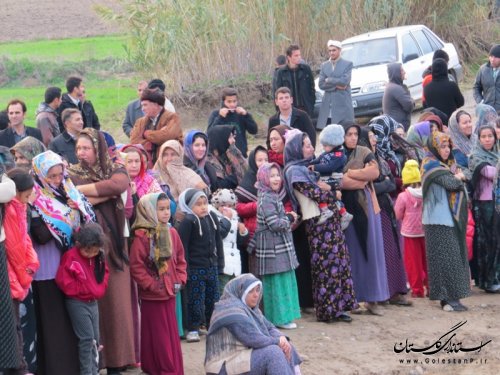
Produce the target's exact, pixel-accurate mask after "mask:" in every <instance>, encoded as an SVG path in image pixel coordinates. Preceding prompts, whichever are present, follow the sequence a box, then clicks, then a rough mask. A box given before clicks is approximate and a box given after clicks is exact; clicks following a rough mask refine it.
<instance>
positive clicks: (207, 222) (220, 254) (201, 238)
mask: <svg viewBox="0 0 500 375" xmlns="http://www.w3.org/2000/svg"><path fill="white" fill-rule="evenodd" d="M209 215H210V217H209V216H208V215H207V216H205V217H203V218H198V217H196V216H195V215H193V214H186V216H185V217H184V219H183V220H182V221H181V222H180V223H179V227H178V228H177V231H178V232H179V236H180V237H181V241H182V245H183V246H184V254H185V257H186V262H187V265H188V269H189V268H209V267H213V266H216V267H217V268H218V271H219V273H222V271H223V270H224V249H223V247H222V236H221V227H220V224H219V219H218V218H217V215H216V214H215V213H213V212H210V213H209ZM200 224H201V231H202V234H201V235H200ZM214 224H215V228H214ZM225 234H227V231H226V233H225Z"/></svg>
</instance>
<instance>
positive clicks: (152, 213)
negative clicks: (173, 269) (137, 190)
mask: <svg viewBox="0 0 500 375" xmlns="http://www.w3.org/2000/svg"><path fill="white" fill-rule="evenodd" d="M160 197H161V198H162V199H165V198H166V200H168V197H167V195H166V194H165V193H151V194H146V195H144V196H143V197H142V198H141V199H140V200H139V203H137V215H136V219H135V222H134V225H132V230H138V229H144V230H146V231H147V233H148V237H149V239H150V241H149V243H150V249H149V257H150V259H152V260H153V262H154V264H155V266H156V269H157V270H158V274H159V275H162V274H164V273H165V272H167V270H168V263H167V261H168V259H170V257H171V256H172V241H171V238H170V228H169V226H168V225H164V224H162V223H160V222H159V221H158V215H157V210H156V209H157V205H158V199H159V198H160Z"/></svg>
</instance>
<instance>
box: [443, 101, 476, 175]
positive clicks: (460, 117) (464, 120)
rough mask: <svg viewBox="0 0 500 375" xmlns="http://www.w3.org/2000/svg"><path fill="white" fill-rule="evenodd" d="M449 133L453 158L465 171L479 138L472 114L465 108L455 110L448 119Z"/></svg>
mask: <svg viewBox="0 0 500 375" xmlns="http://www.w3.org/2000/svg"><path fill="white" fill-rule="evenodd" d="M448 133H449V134H450V138H451V141H452V143H453V150H451V152H452V154H453V158H454V159H455V162H456V163H457V165H459V166H460V168H462V169H463V170H464V171H465V170H466V169H467V168H468V167H469V156H470V154H471V152H472V148H473V147H474V145H475V143H476V140H477V134H476V133H474V132H473V128H472V117H471V115H470V114H469V113H468V112H466V111H464V110H463V109H458V110H456V111H455V112H453V113H452V114H451V116H450V119H449V120H448ZM469 177H470V176H469Z"/></svg>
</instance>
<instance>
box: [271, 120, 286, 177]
mask: <svg viewBox="0 0 500 375" xmlns="http://www.w3.org/2000/svg"><path fill="white" fill-rule="evenodd" d="M288 130H291V128H290V127H289V126H286V125H277V126H275V127H273V128H271V129H269V132H268V134H267V140H266V145H267V153H268V155H269V162H270V163H277V164H278V165H280V166H281V167H282V168H284V166H285V161H284V152H285V133H286V132H287V131H288Z"/></svg>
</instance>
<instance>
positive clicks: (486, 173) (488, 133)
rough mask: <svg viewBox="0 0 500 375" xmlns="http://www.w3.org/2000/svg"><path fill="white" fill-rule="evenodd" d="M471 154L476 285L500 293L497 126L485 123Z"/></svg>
mask: <svg viewBox="0 0 500 375" xmlns="http://www.w3.org/2000/svg"><path fill="white" fill-rule="evenodd" d="M478 136H479V138H478V140H477V141H476V144H475V146H474V149H473V150H472V153H471V156H470V158H469V168H470V172H471V174H472V179H471V185H472V188H473V195H472V205H473V213H474V220H475V223H476V228H475V237H476V238H475V241H474V262H475V263H476V266H477V273H476V275H475V276H476V277H475V282H476V285H477V286H479V288H481V289H483V290H484V291H486V292H490V293H499V292H500V281H499V279H498V278H499V276H500V275H499V274H498V272H499V270H500V246H498V234H495V227H494V226H493V225H492V223H494V213H495V201H494V200H493V199H494V190H495V183H496V180H495V177H496V175H497V168H496V165H497V163H498V161H499V160H500V158H499V153H498V147H497V144H496V143H497V137H496V132H495V129H494V128H493V127H491V126H483V127H482V128H481V129H479V134H478Z"/></svg>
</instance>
